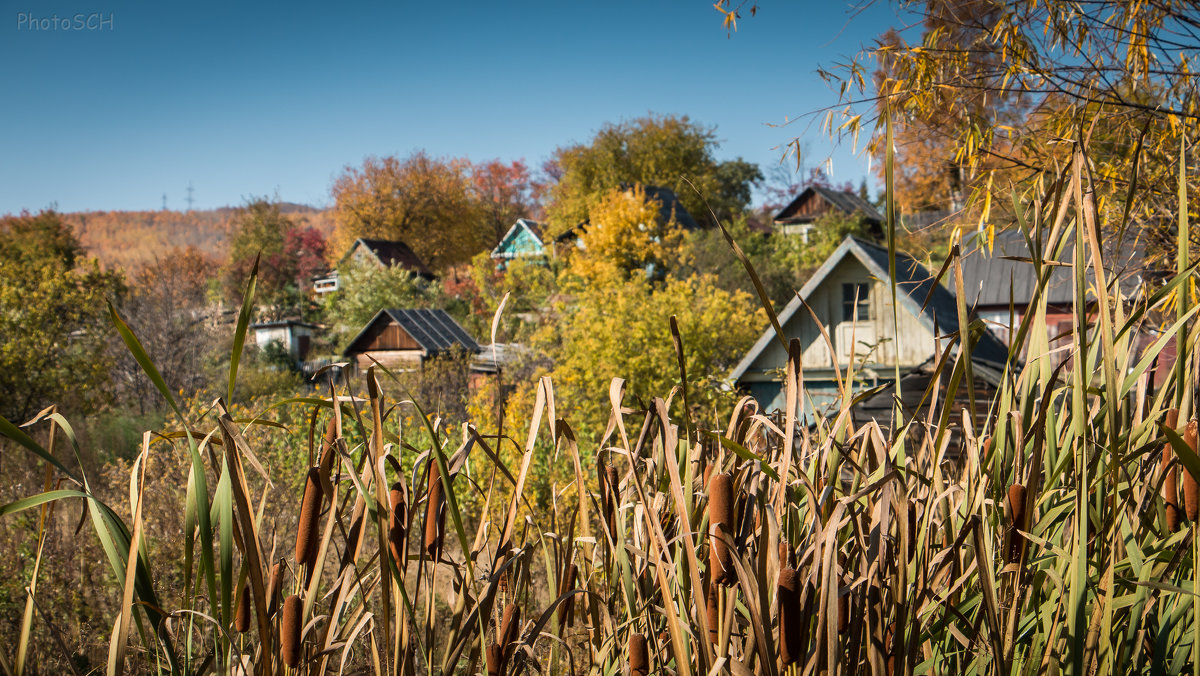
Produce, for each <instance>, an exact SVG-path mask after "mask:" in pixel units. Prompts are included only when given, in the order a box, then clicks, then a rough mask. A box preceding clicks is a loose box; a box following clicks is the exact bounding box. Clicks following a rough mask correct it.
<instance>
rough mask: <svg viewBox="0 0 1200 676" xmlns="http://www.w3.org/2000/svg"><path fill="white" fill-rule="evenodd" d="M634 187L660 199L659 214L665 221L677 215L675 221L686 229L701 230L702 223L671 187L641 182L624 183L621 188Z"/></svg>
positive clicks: (630, 188)
mask: <svg viewBox="0 0 1200 676" xmlns="http://www.w3.org/2000/svg"><path fill="white" fill-rule="evenodd" d="M634 187H641V189H642V190H645V191H646V197H650V198H653V199H655V200H658V203H659V204H661V205H662V208H660V209H659V214H660V215H661V216H662V219H663V221H664V222H667V221H670V220H671V217H672V216H674V217H675V222H676V223H678V224H679V225H680V227H682V228H683V229H684V230H699V229H700V224H699V223H697V222H696V219H694V218H692V215H691V214H690V213H688V210H687V209H684V208H683V203H681V202H680V201H679V196H678V195H676V194H675V191H674V190H671V189H670V188H663V187H660V186H657V185H641V184H640V183H622V184H621V190H632V189H633V188H634Z"/></svg>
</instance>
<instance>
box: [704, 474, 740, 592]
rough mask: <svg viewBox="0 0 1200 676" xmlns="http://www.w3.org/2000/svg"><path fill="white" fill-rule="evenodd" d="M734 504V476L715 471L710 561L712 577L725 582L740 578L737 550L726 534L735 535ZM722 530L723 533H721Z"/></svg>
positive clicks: (710, 506) (710, 497) (711, 488)
mask: <svg viewBox="0 0 1200 676" xmlns="http://www.w3.org/2000/svg"><path fill="white" fill-rule="evenodd" d="M733 508H734V494H733V477H731V476H729V475H728V474H715V475H713V477H712V479H711V484H710V486H709V491H708V532H709V538H708V542H709V550H708V551H709V555H708V565H709V569H710V570H711V571H712V578H711V579H712V580H713V581H714V582H717V583H719V584H723V585H731V584H734V583H736V582H737V573H736V572H734V569H733V553H732V552H731V551H730V550H729V545H728V544H726V541H725V538H728V537H732V536H733ZM718 533H720V534H722V537H718Z"/></svg>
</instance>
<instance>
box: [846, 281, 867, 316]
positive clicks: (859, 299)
mask: <svg viewBox="0 0 1200 676" xmlns="http://www.w3.org/2000/svg"><path fill="white" fill-rule="evenodd" d="M870 295H871V285H870V284H868V283H858V284H843V285H842V321H844V322H849V321H857V322H864V321H867V320H868V319H870V318H871V316H870V314H871V313H870V310H871V305H870Z"/></svg>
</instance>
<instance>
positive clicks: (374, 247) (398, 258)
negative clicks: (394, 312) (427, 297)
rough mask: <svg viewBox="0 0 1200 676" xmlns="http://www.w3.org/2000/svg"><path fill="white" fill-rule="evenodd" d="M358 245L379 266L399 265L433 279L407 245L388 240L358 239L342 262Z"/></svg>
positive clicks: (431, 274)
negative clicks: (373, 258) (369, 253)
mask: <svg viewBox="0 0 1200 676" xmlns="http://www.w3.org/2000/svg"><path fill="white" fill-rule="evenodd" d="M359 245H362V246H363V247H365V248H366V249H367V251H370V252H371V255H373V256H374V257H375V259H376V260H378V261H379V263H380V264H381V265H384V266H386V267H389V268H390V267H392V266H393V265H399V266H402V267H404V268H407V269H409V270H412V271H413V272H414V273H416V274H418V275H421V276H422V277H433V273H431V272H430V271H429V268H427V267H425V263H423V262H422V261H421V259H420V258H419V257H418V256H417V254H416V253H414V252H413V250H412V249H410V248H409V247H408V245H407V244H405V243H404V242H397V241H393V240H388V239H370V238H367V237H359V238H358V239H356V240H354V244H351V245H350V250H349V251H347V252H346V255H345V256H343V257H342V260H343V261H344V260H346V259H347V258H349V257H350V255H351V254H353V253H354V249H355V248H357V247H358V246H359Z"/></svg>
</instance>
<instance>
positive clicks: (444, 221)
mask: <svg viewBox="0 0 1200 676" xmlns="http://www.w3.org/2000/svg"><path fill="white" fill-rule="evenodd" d="M474 190H475V186H474V185H473V184H472V174H471V166H470V163H469V162H466V161H465V160H442V159H437V158H433V157H430V156H429V155H428V154H426V153H425V152H424V151H421V152H416V153H414V154H412V155H410V156H408V157H406V158H404V159H400V158H397V157H394V156H389V157H384V158H378V157H368V158H367V159H365V160H364V161H363V164H362V166H361V167H346V168H345V170H344V171H343V172H342V174H341V175H340V176H338V178H337V179H336V180H335V181H334V184H333V198H334V200H335V202H336V206H335V209H336V219H337V220H336V227H335V231H334V235H333V237H332V238H331V242H330V244H331V246H332V251H333V252H334V255H335V256H340V255H341V254H342V253H344V252H345V251H347V250H348V249H349V246H350V244H352V243H353V242H354V240H355V239H356V238H359V237H375V238H379V239H387V240H399V241H402V242H404V243H405V244H407V245H408V246H409V247H410V248H411V249H412V250H413V251H414V252H416V254H417V255H418V256H420V257H421V260H422V261H424V262H425V263H426V264H427V265H429V266H431V267H432V268H435V269H443V268H445V267H447V266H451V265H457V264H460V263H465V262H467V261H469V260H470V259H471V256H473V255H474V254H476V253H478V252H479V251H482V250H484V249H485V248H487V243H488V241H489V238H490V237H491V236H492V232H494V231H492V232H489V230H488V229H486V228H485V227H483V219H482V218H481V216H480V213H479V201H478V200H477V199H475V196H474ZM509 225H511V223H510V224H509Z"/></svg>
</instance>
